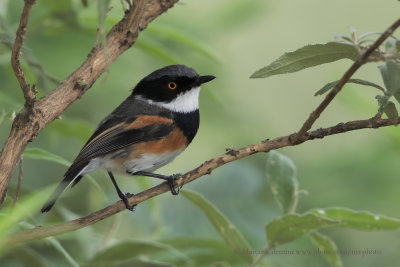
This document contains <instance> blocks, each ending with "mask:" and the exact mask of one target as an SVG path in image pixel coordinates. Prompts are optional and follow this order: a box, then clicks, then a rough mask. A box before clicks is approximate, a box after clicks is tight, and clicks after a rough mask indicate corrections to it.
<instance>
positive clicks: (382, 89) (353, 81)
mask: <svg viewBox="0 0 400 267" xmlns="http://www.w3.org/2000/svg"><path fill="white" fill-rule="evenodd" d="M338 82H339V80H337V81H334V82H330V83H328V84H326V85H325V86H324V87H322V88H321V89H319V90H318V91H317V92H316V93H315V94H314V95H315V96H317V95H322V94H324V93H326V92H328V91H329V90H330V89H332V88H333V87H335V85H336V84H337V83H338ZM347 83H356V84H361V85H365V86H371V87H375V88H377V89H379V90H381V91H382V92H385V88H383V87H382V86H380V85H378V84H375V83H372V82H369V81H365V80H361V79H350V80H348V81H347Z"/></svg>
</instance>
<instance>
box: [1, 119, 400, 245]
mask: <svg viewBox="0 0 400 267" xmlns="http://www.w3.org/2000/svg"><path fill="white" fill-rule="evenodd" d="M397 124H400V118H395V119H380V118H371V119H368V120H358V121H349V122H347V123H339V124H338V125H336V126H332V127H329V128H321V129H318V130H315V131H312V132H308V133H307V134H306V135H304V136H303V137H302V139H300V140H298V142H293V141H291V138H290V136H291V135H288V136H282V137H278V138H275V139H272V140H264V141H262V142H260V143H258V144H253V145H249V146H245V147H243V148H240V149H229V151H228V152H226V153H225V154H223V155H221V156H219V157H216V158H213V159H211V160H208V161H206V162H204V163H203V164H202V165H200V166H199V167H197V168H196V169H194V170H192V171H190V172H187V173H186V174H184V175H182V176H181V177H180V178H178V179H177V181H176V186H182V185H184V184H187V183H189V182H191V181H193V180H196V179H198V178H200V177H201V176H204V175H206V174H210V173H211V172H212V171H213V170H215V169H216V168H218V167H221V166H222V165H225V164H227V163H229V162H232V161H235V160H239V159H241V158H244V157H247V156H250V155H252V154H255V153H259V152H269V151H271V150H274V149H279V148H282V147H288V146H296V145H299V144H300V143H303V142H305V141H309V140H313V139H322V138H324V137H326V136H330V135H334V134H340V133H345V132H349V131H354V130H358V129H366V128H379V127H384V126H390V125H397ZM169 191H170V189H169V186H168V185H167V184H166V183H162V184H159V185H157V186H154V187H152V188H150V189H147V190H145V191H143V192H141V193H139V194H136V195H134V196H132V197H130V198H129V204H130V205H137V204H139V203H141V202H143V201H145V200H148V199H150V198H153V197H155V196H158V195H160V194H162V193H165V192H169ZM125 209H126V208H125V204H124V203H123V202H122V201H118V202H116V203H114V204H112V205H110V206H108V207H106V208H104V209H101V210H98V211H96V212H93V213H91V214H89V215H87V216H85V217H82V218H79V219H75V220H72V221H69V222H66V223H61V224H57V225H50V226H40V227H36V228H34V229H29V230H24V231H21V232H18V233H14V234H10V235H9V236H8V237H7V241H6V242H7V243H8V244H16V243H21V242H27V241H31V240H37V239H41V238H45V237H49V236H54V235H59V234H63V233H67V232H71V231H75V230H78V229H81V228H84V227H86V226H88V225H91V224H94V223H96V222H99V221H101V220H103V219H106V218H107V217H110V216H112V215H114V214H116V213H118V212H120V211H123V210H125Z"/></svg>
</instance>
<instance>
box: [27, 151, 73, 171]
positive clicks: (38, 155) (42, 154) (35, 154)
mask: <svg viewBox="0 0 400 267" xmlns="http://www.w3.org/2000/svg"><path fill="white" fill-rule="evenodd" d="M24 157H25V158H30V159H40V160H47V161H52V162H56V163H59V164H61V165H64V166H67V167H69V165H71V163H70V162H69V161H68V160H66V159H64V158H62V157H60V156H58V155H56V154H53V153H51V152H48V151H46V150H44V149H41V148H38V147H32V148H27V149H25V152H24Z"/></svg>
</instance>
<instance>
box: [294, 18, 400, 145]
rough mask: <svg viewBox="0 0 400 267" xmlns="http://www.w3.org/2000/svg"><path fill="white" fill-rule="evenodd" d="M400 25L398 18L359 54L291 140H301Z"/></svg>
mask: <svg viewBox="0 0 400 267" xmlns="http://www.w3.org/2000/svg"><path fill="white" fill-rule="evenodd" d="M399 26H400V19H398V20H397V21H395V22H394V23H393V24H392V25H391V26H390V27H389V28H388V29H387V30H386V31H385V32H384V33H382V35H381V36H380V37H379V38H378V39H377V40H376V41H375V42H374V43H373V44H372V45H371V46H370V47H369V48H368V49H367V50H365V52H364V53H363V54H361V56H360V57H359V58H358V59H357V60H356V61H355V62H354V63H353V65H351V67H350V68H349V69H348V70H347V71H346V72H345V73H344V74H343V76H342V78H341V79H340V80H339V82H338V83H337V84H336V85H335V87H333V89H332V90H331V91H330V92H329V94H328V95H327V96H326V97H325V99H324V100H323V101H322V102H321V104H319V106H318V107H317V108H316V109H315V110H314V111H313V112H312V113H311V114H310V116H309V117H308V119H307V120H306V121H305V122H304V124H303V126H302V127H301V129H300V130H299V131H298V132H297V133H296V134H294V135H293V136H292V137H291V138H292V140H293V142H297V141H299V140H301V138H302V137H303V136H304V134H305V133H306V132H307V131H309V130H310V129H311V127H312V126H313V124H314V122H315V121H316V120H317V119H318V118H319V116H320V115H321V113H322V112H323V111H324V110H325V108H326V107H327V106H328V105H329V103H331V101H332V100H333V99H334V98H335V96H336V95H337V94H338V93H339V92H340V90H341V89H342V88H343V86H344V85H345V84H346V83H347V81H348V80H349V79H350V78H351V76H353V74H354V73H355V72H356V71H357V70H358V69H359V68H360V67H361V66H362V65H364V64H365V63H367V61H368V58H369V56H370V55H371V54H372V53H373V52H374V51H375V50H376V49H377V48H378V47H379V46H380V45H381V44H382V43H383V42H384V41H385V40H386V39H387V38H389V37H390V36H391V35H392V33H393V32H394V31H395V30H396V29H397V28H398V27H399Z"/></svg>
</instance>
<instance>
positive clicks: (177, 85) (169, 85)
mask: <svg viewBox="0 0 400 267" xmlns="http://www.w3.org/2000/svg"><path fill="white" fill-rule="evenodd" d="M214 78H215V77H214V76H211V75H207V76H199V74H197V72H196V71H195V70H194V69H192V68H189V67H187V66H184V65H170V66H166V67H164V68H161V69H158V70H156V71H154V72H152V73H150V74H149V75H147V76H146V77H144V78H143V79H142V80H141V81H140V82H139V83H138V84H137V85H136V87H135V88H134V89H133V92H132V95H133V96H136V97H139V98H141V99H144V100H148V101H152V102H158V103H164V104H168V103H171V105H173V104H174V101H175V102H179V103H177V104H179V105H182V104H184V105H187V104H190V103H186V102H188V101H189V102H190V101H193V100H194V99H193V98H196V101H197V98H198V94H199V93H198V92H199V88H200V85H201V84H203V83H206V82H209V81H211V80H213V79H214ZM177 100H178V101H177ZM182 102H184V103H182Z"/></svg>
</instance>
